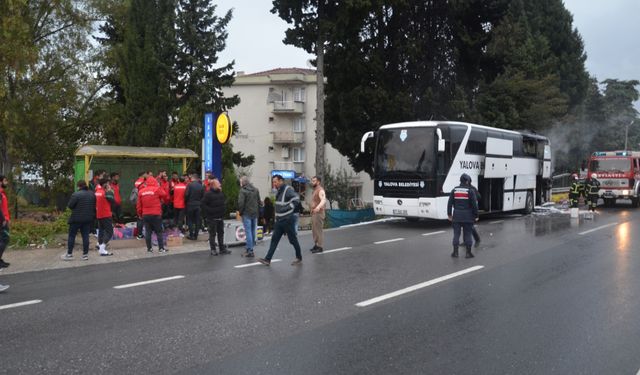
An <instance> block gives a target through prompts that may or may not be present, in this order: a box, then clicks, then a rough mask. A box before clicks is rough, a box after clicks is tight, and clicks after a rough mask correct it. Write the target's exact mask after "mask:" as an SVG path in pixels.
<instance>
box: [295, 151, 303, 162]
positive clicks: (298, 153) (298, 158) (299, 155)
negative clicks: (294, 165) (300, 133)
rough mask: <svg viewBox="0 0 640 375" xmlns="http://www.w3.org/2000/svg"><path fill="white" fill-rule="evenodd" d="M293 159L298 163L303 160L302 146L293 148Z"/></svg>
mask: <svg viewBox="0 0 640 375" xmlns="http://www.w3.org/2000/svg"><path fill="white" fill-rule="evenodd" d="M293 161H294V162H298V163H301V162H304V148H302V147H294V148H293Z"/></svg>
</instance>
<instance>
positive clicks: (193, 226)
mask: <svg viewBox="0 0 640 375" xmlns="http://www.w3.org/2000/svg"><path fill="white" fill-rule="evenodd" d="M202 197H204V186H202V182H200V176H198V175H197V174H195V173H194V174H192V175H191V183H190V184H189V185H187V190H186V191H185V193H184V202H185V205H186V206H187V225H188V226H189V236H188V237H187V238H188V239H190V240H193V241H195V240H197V239H198V232H200V226H201V225H202V223H201V221H202V216H201V215H202V214H201V209H200V204H201V201H202Z"/></svg>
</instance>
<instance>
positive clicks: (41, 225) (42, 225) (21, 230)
mask: <svg viewBox="0 0 640 375" xmlns="http://www.w3.org/2000/svg"><path fill="white" fill-rule="evenodd" d="M70 215H71V211H70V210H66V211H65V212H63V213H61V214H60V215H58V217H57V218H56V219H55V220H54V221H36V220H33V219H17V220H13V221H12V222H11V233H10V235H11V242H10V244H11V247H18V248H20V247H26V246H29V245H31V244H35V245H36V246H41V245H48V244H49V243H50V242H51V241H52V240H53V239H54V238H55V236H56V235H59V234H62V233H67V232H68V231H69V226H68V225H67V220H68V219H69V216H70Z"/></svg>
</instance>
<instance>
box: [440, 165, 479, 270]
mask: <svg viewBox="0 0 640 375" xmlns="http://www.w3.org/2000/svg"><path fill="white" fill-rule="evenodd" d="M452 211H453V212H452ZM447 215H448V216H449V221H451V222H453V253H451V256H452V257H454V258H457V257H458V246H459V243H460V231H461V229H462V230H464V245H465V247H466V248H467V254H466V256H465V258H473V254H472V253H471V245H472V240H471V237H472V235H471V232H472V230H473V223H474V222H476V221H477V220H478V200H477V198H476V194H475V192H474V190H473V189H472V188H471V177H469V175H467V174H466V173H463V174H462V176H460V185H459V186H456V187H455V188H453V190H451V194H450V195H449V202H448V204H447Z"/></svg>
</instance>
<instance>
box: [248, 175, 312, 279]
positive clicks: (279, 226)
mask: <svg viewBox="0 0 640 375" xmlns="http://www.w3.org/2000/svg"><path fill="white" fill-rule="evenodd" d="M273 184H274V186H275V187H276V189H277V194H276V205H275V208H276V223H275V225H274V229H273V236H272V237H271V244H270V245H269V252H268V253H267V256H266V257H264V258H258V261H259V262H260V263H262V264H264V265H265V266H268V265H270V264H271V258H273V254H274V253H275V251H276V247H278V243H279V242H280V238H282V235H283V234H286V235H287V238H288V239H289V243H291V245H293V248H294V249H295V251H296V259H295V260H294V261H293V262H291V265H292V266H295V265H299V264H301V263H302V251H301V250H300V244H299V243H298V236H297V234H296V230H295V228H294V222H293V211H294V210H295V208H296V205H297V204H299V203H300V197H298V194H296V192H295V191H293V188H292V187H291V186H288V185H285V183H284V178H283V177H282V176H281V175H279V174H277V175H275V176H273Z"/></svg>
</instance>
